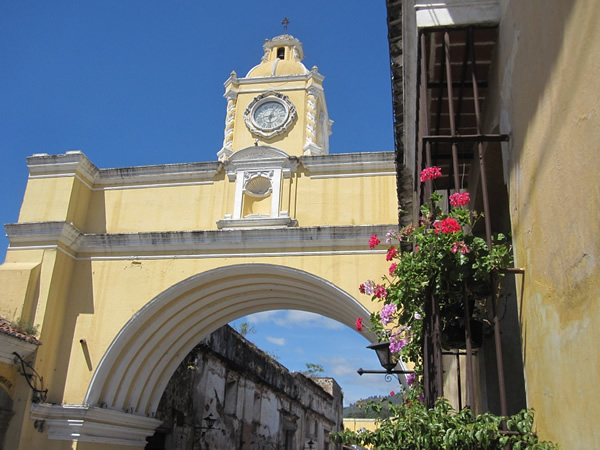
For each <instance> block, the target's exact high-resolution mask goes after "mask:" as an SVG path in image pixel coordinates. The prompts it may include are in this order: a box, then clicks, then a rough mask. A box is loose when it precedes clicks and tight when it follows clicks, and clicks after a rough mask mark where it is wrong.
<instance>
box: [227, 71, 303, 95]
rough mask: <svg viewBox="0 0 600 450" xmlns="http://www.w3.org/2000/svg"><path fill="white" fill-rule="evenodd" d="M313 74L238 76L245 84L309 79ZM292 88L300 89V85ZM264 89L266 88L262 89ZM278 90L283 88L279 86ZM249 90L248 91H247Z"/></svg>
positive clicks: (239, 82) (240, 83)
mask: <svg viewBox="0 0 600 450" xmlns="http://www.w3.org/2000/svg"><path fill="white" fill-rule="evenodd" d="M312 76H314V75H311V73H310V72H309V73H306V74H300V75H277V76H269V77H247V78H238V79H237V82H238V84H239V85H240V86H242V85H245V84H258V83H282V82H290V81H307V80H309V79H310V78H311V77H312ZM290 89H298V87H291V88H290ZM262 90H263V91H264V89H262ZM277 90H279V91H281V90H283V89H280V88H277ZM245 92H247V91H245Z"/></svg>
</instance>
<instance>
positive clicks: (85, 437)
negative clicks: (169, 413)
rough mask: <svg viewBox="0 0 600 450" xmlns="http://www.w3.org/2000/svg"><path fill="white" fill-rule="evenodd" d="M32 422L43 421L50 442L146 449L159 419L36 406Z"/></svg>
mask: <svg viewBox="0 0 600 450" xmlns="http://www.w3.org/2000/svg"><path fill="white" fill-rule="evenodd" d="M30 417H31V419H32V420H36V421H38V420H40V421H44V422H45V425H46V426H47V428H48V439H52V440H61V441H75V442H77V441H80V442H97V443H100V444H111V445H127V446H132V447H140V448H144V447H145V446H146V444H147V442H146V437H148V436H152V435H153V434H154V431H155V429H156V428H157V427H158V426H159V425H160V424H161V423H162V422H161V421H160V420H158V419H154V418H152V417H145V416H141V415H134V414H127V413H124V412H121V411H115V410H110V409H103V408H98V407H95V406H85V405H54V404H49V403H33V404H32V405H31V416H30Z"/></svg>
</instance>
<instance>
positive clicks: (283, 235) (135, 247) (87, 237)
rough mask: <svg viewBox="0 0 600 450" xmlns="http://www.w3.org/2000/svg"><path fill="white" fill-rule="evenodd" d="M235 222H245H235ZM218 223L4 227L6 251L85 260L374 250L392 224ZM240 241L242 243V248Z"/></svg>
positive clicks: (285, 220) (284, 219)
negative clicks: (103, 230)
mask: <svg viewBox="0 0 600 450" xmlns="http://www.w3.org/2000/svg"><path fill="white" fill-rule="evenodd" d="M273 221H274V222H273ZM239 222H245V223H244V224H241V225H239ZM222 224H223V225H225V226H227V228H228V229H227V230H210V231H173V232H147V233H123V234H84V233H81V232H80V231H79V230H77V229H76V228H75V227H73V226H72V225H71V224H67V223H66V222H43V223H22V224H7V225H6V231H7V236H8V239H9V242H10V247H9V250H11V251H12V250H19V249H21V250H25V249H27V250H29V249H53V248H58V249H59V250H63V249H62V247H66V248H67V249H70V250H71V251H72V252H73V254H72V255H70V256H72V257H74V258H75V259H77V260H80V259H81V260H86V259H101V258H107V259H139V258H145V259H164V258H171V259H176V258H215V257H234V256H235V257H243V256H248V255H249V254H250V253H252V254H253V255H256V256H257V255H264V256H275V255H306V254H337V253H340V252H342V253H348V252H351V253H353V254H363V253H380V252H379V251H374V250H370V251H365V246H366V242H367V241H368V239H369V237H370V236H371V235H372V234H373V233H378V234H381V235H383V234H385V233H386V232H387V231H388V230H390V229H396V228H397V225H395V224H385V225H354V226H325V227H323V226H320V227H296V226H295V221H294V220H293V219H291V218H290V217H287V216H284V217H280V218H277V219H272V218H265V219H240V220H239V221H235V220H233V219H223V221H222ZM245 225H248V226H247V227H246V226H245ZM59 242H60V243H61V244H62V245H61V246H59V245H58V243H59ZM240 242H243V243H244V248H243V251H242V250H241V249H240V246H239V243H240ZM77 253H79V254H77ZM67 254H68V253H67ZM126 255H127V256H126Z"/></svg>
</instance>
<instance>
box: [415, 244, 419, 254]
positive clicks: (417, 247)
mask: <svg viewBox="0 0 600 450" xmlns="http://www.w3.org/2000/svg"><path fill="white" fill-rule="evenodd" d="M418 251H419V246H418V245H415V253H417V252H418Z"/></svg>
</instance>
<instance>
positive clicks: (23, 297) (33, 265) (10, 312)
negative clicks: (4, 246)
mask: <svg viewBox="0 0 600 450" xmlns="http://www.w3.org/2000/svg"><path fill="white" fill-rule="evenodd" d="M39 272H40V271H39V262H26V263H18V262H13V263H5V264H2V265H1V266H0V286H2V290H1V291H0V317H3V318H5V319H8V320H12V321H16V320H18V319H19V318H22V319H24V320H26V321H29V322H31V321H32V319H33V314H32V308H33V305H34V300H35V294H36V288H37V286H38V280H39Z"/></svg>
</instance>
